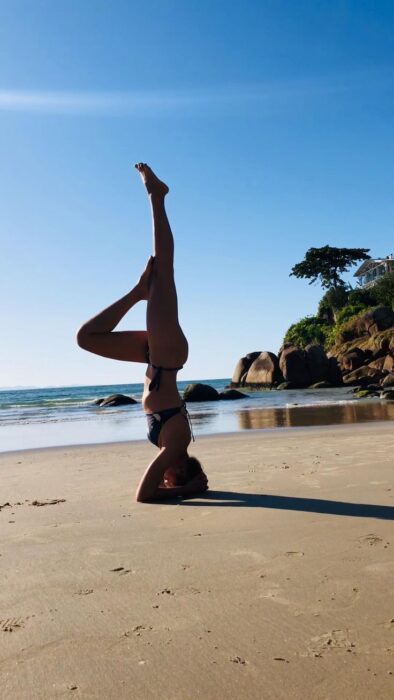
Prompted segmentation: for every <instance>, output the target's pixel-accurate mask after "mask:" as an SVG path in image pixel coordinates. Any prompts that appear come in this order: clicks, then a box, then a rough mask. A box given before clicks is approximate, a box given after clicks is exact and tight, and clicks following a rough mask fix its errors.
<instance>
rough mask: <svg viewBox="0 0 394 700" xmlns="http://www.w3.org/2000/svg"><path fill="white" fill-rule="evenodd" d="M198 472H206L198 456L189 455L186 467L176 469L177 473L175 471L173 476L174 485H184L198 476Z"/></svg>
mask: <svg viewBox="0 0 394 700" xmlns="http://www.w3.org/2000/svg"><path fill="white" fill-rule="evenodd" d="M198 474H204V471H203V468H202V466H201V464H200V462H199V461H198V459H197V458H196V457H189V455H188V456H187V458H186V464H185V468H184V469H179V471H178V470H177V469H175V473H173V476H172V481H173V484H172V485H173V486H184V485H185V484H187V482H188V481H191V479H194V477H195V476H198Z"/></svg>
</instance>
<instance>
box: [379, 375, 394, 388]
mask: <svg viewBox="0 0 394 700" xmlns="http://www.w3.org/2000/svg"><path fill="white" fill-rule="evenodd" d="M381 385H382V386H384V387H386V386H387V387H389V386H394V372H390V374H386V376H385V378H384V379H383V380H382V382H381Z"/></svg>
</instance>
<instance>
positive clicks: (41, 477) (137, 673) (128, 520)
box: [0, 422, 394, 700]
mask: <svg viewBox="0 0 394 700" xmlns="http://www.w3.org/2000/svg"><path fill="white" fill-rule="evenodd" d="M192 447H193V449H192V450H191V452H192V453H194V454H195V455H196V456H197V457H198V458H199V459H200V460H201V461H202V463H203V465H204V468H205V469H206V472H207V474H208V477H209V485H210V491H209V492H207V494H206V495H204V496H203V497H199V498H195V499H190V500H184V501H171V502H167V503H160V504H141V503H136V502H135V501H134V492H135V488H136V486H137V483H138V480H139V477H140V475H141V473H142V472H143V470H144V469H145V467H146V464H147V463H148V462H149V460H150V459H152V457H153V455H154V454H155V451H154V448H153V447H152V446H150V445H149V444H148V443H146V442H139V441H135V442H128V443H127V442H122V443H117V444H111V443H107V444H102V445H84V446H79V447H62V448H60V447H58V448H50V449H43V450H31V451H22V452H9V453H3V454H1V455H0V470H1V477H2V479H1V481H2V490H1V497H0V506H1V511H0V519H1V535H0V555H1V556H0V567H1V577H2V582H3V585H2V586H1V589H0V680H1V689H2V691H1V692H2V696H3V697H5V698H7V699H11V700H14V699H18V700H24V699H26V700H27V699H29V700H30V699H32V698H40V700H46V699H52V698H67V697H76V698H77V697H80V698H103V699H105V700H107V699H112V698H122V699H123V698H130V697H133V698H137V699H138V700H140V699H141V700H142V699H144V700H145V699H147V700H148V699H149V700H150V699H151V698H156V697H161V698H164V699H165V700H167V699H168V700H173V699H174V700H178V699H179V700H181V699H182V700H185V699H194V698H208V699H212V700H213V699H215V700H216V699H217V698H224V697H226V698H231V699H232V698H234V699H235V698H240V697H243V698H248V700H253V699H255V698H256V700H257V699H259V700H261V698H264V699H268V700H271V698H272V699H274V698H275V699H277V698H278V699H279V698H280V699H282V698H283V699H284V698H286V699H287V698H294V699H298V698H299V699H301V698H317V699H323V698H324V699H331V698H337V697H342V698H348V699H349V700H350V699H354V698H357V699H363V698H365V699H367V698H368V699H370V698H372V697H373V698H385V699H386V698H388V697H392V696H393V694H394V638H393V634H394V596H393V590H392V589H393V586H392V582H393V575H394V560H393V547H394V536H393V524H392V520H393V517H394V498H393V496H394V490H392V469H393V452H394V434H393V429H392V423H391V422H386V423H382V422H376V423H364V424H352V425H342V426H325V427H310V428H288V429H277V430H269V429H267V430H253V431H247V432H246V431H245V432H242V433H238V434H230V433H229V434H227V435H214V436H205V437H201V438H199V439H198V441H197V442H196V443H195V445H193V446H192Z"/></svg>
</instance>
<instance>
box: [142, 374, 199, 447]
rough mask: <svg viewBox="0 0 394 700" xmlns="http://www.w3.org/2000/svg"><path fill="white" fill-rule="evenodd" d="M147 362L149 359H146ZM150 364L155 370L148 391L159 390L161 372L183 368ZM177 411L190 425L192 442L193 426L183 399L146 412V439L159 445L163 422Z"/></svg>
mask: <svg viewBox="0 0 394 700" xmlns="http://www.w3.org/2000/svg"><path fill="white" fill-rule="evenodd" d="M148 362H149V360H148ZM149 364H150V366H151V367H153V369H155V370H156V372H155V374H154V376H153V379H152V381H151V383H150V384H149V391H159V388H160V379H161V373H162V372H178V370H180V369H183V366H182V367H159V366H157V365H154V364H152V362H149ZM182 410H184V411H185V413H182ZM178 413H180V414H181V415H184V417H185V418H186V420H187V421H188V423H189V425H190V432H191V435H192V439H193V442H194V435H193V428H192V422H191V420H190V416H189V412H188V410H187V408H186V404H185V402H184V401H182V403H181V405H180V406H175V407H174V408H165V409H163V410H162V411H155V413H147V414H146V419H147V421H148V440H150V442H151V443H152V444H153V445H156V447H159V435H160V431H161V429H162V427H163V425H164V424H165V423H167V421H168V420H169V419H170V418H172V417H173V416H176V415H177V414H178Z"/></svg>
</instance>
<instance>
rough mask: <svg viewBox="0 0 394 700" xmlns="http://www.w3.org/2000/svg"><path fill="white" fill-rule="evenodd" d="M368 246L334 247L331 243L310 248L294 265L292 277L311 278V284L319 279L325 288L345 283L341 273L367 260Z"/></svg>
mask: <svg viewBox="0 0 394 700" xmlns="http://www.w3.org/2000/svg"><path fill="white" fill-rule="evenodd" d="M368 252H369V249H368V248H333V247H331V246H329V245H326V246H324V247H323V248H309V250H308V251H307V252H306V254H305V258H304V260H302V261H301V262H299V263H297V264H296V265H294V267H293V268H292V270H291V273H290V277H291V276H294V277H298V278H306V279H310V282H309V284H314V283H315V282H316V281H317V280H319V282H320V284H321V286H322V287H323V289H330V288H331V287H335V288H337V287H340V286H342V285H344V282H343V280H341V278H340V273H342V272H346V270H347V269H348V268H349V267H351V266H352V265H354V264H355V263H356V262H358V261H359V260H367V259H368V258H369V257H370V256H369V255H368Z"/></svg>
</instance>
